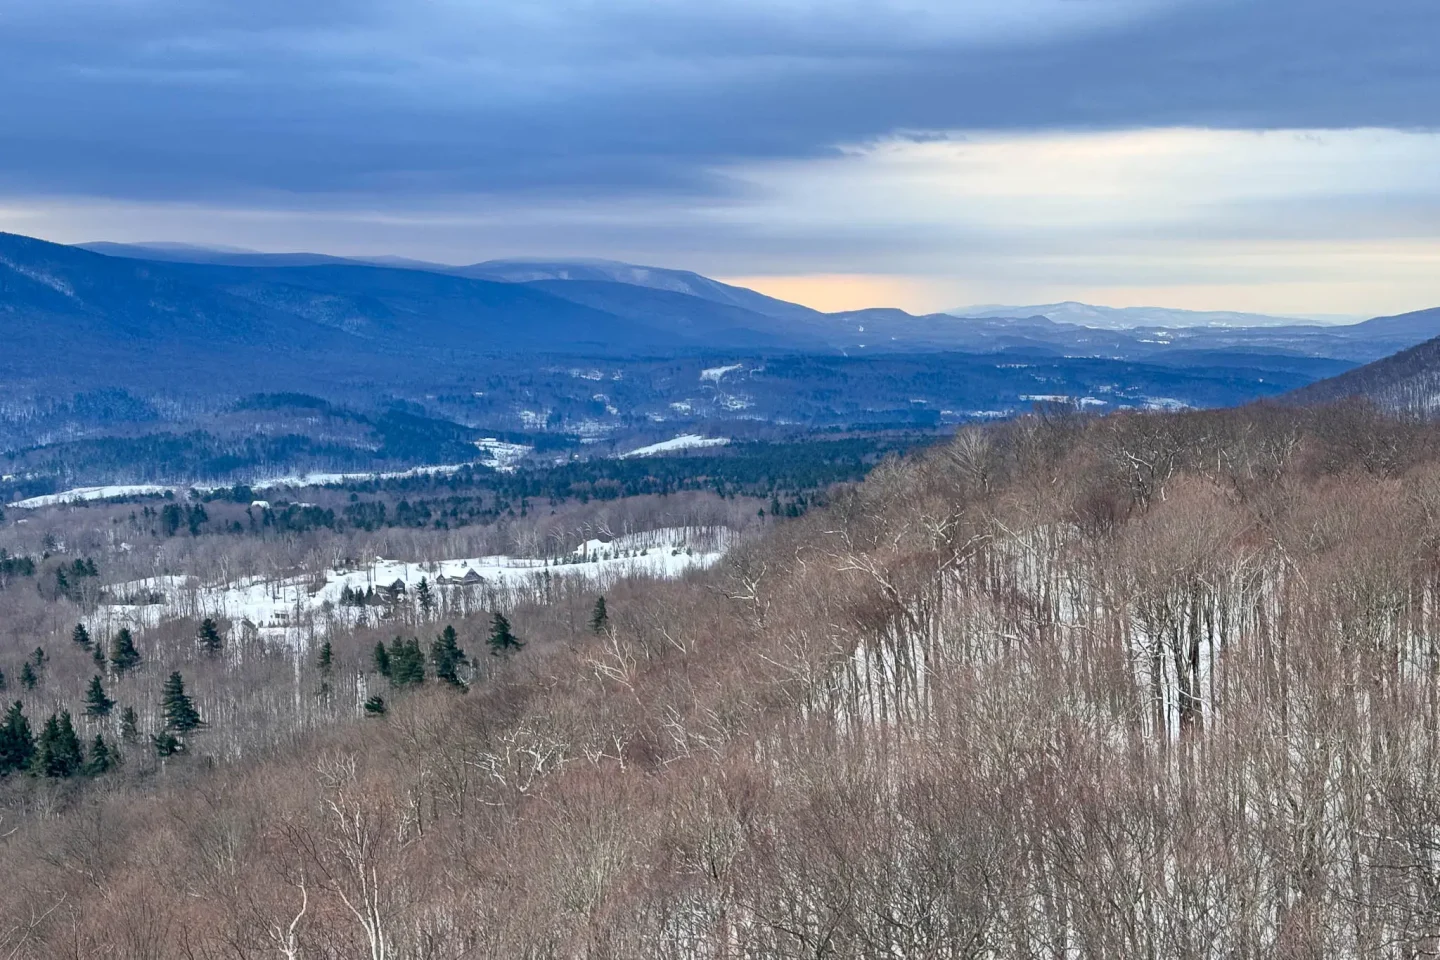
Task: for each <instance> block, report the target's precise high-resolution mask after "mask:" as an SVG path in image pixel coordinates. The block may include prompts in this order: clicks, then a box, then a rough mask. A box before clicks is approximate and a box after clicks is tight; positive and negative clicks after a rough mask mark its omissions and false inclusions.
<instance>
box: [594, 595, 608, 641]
mask: <svg viewBox="0 0 1440 960" xmlns="http://www.w3.org/2000/svg"><path fill="white" fill-rule="evenodd" d="M608 626H610V612H609V611H608V610H606V609H605V598H604V597H596V598H595V609H594V610H593V611H591V613H590V632H591V633H593V634H597V635H598V634H601V633H604V632H605V628H606V627H608Z"/></svg>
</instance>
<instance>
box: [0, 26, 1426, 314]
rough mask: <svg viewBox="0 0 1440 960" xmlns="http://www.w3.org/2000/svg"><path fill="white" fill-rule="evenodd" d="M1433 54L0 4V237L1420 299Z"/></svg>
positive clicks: (1238, 36) (943, 30)
mask: <svg viewBox="0 0 1440 960" xmlns="http://www.w3.org/2000/svg"><path fill="white" fill-rule="evenodd" d="M1437 49H1440V7H1437V5H1436V4H1435V3H1434V2H1433V0H1378V2H1370V3H1365V4H1361V3H1358V2H1356V0H1304V2H1301V0H893V2H881V0H839V2H825V3H822V2H820V0H739V2H730V3H727V4H713V3H708V2H705V3H702V2H698V0H608V2H593V0H591V2H585V0H527V2H525V3H514V4H508V5H501V4H498V3H490V2H485V3H479V2H469V3H461V2H448V0H436V2H409V3H400V2H393V0H364V2H361V0H357V2H341V0H316V2H308V3H307V2H296V0H288V2H281V0H251V2H248V3H229V2H205V0H188V2H179V0H127V2H123V3H116V2H113V0H105V2H99V0H92V2H81V0H10V2H8V3H7V4H5V5H3V7H0V82H3V84H4V89H5V90H6V91H8V92H9V95H7V96H6V97H4V98H0V228H4V229H13V230H18V231H21V232H29V233H35V234H39V235H42V236H49V237H52V238H54V239H60V240H83V239H98V238H104V239H121V240H144V239H169V240H189V241H194V242H205V243H230V244H238V245H245V246H255V247H260V248H264V249H295V248H301V247H304V248H311V249H322V250H328V251H334V252H350V253H360V252H365V253H397V254H404V255H410V256H420V257H429V258H437V259H444V260H449V261H470V260H476V259H482V258H485V257H490V256H503V255H519V254H540V255H559V254H576V255H591V256H613V257H617V258H622V259H635V260H646V261H650V262H659V263H663V264H667V265H676V266H688V267H692V268H696V269H701V270H705V271H709V272H712V273H723V274H726V275H730V276H740V277H748V278H759V279H757V280H756V282H758V283H761V284H763V283H765V282H766V281H765V279H764V278H766V277H770V278H776V277H779V278H782V279H781V280H775V281H774V282H775V283H777V284H782V285H783V284H784V283H790V284H792V285H794V284H799V286H793V287H792V292H793V291H798V290H802V289H805V288H804V284H806V283H811V284H814V283H816V282H819V281H817V280H816V278H818V277H825V276H831V275H843V276H847V277H849V278H850V279H848V280H846V281H844V282H839V281H837V282H835V283H834V284H833V289H834V290H840V289H842V288H843V289H844V290H846V291H849V292H848V293H846V294H845V296H847V297H849V298H851V299H855V298H859V299H861V300H864V299H867V298H869V297H872V296H879V295H881V293H882V292H883V293H884V294H885V295H886V296H898V297H900V298H901V299H902V300H905V301H906V303H905V304H904V305H909V306H917V307H918V306H932V307H934V306H941V305H945V302H946V301H947V300H950V301H953V302H960V301H963V300H967V299H969V300H974V301H981V300H997V299H1006V300H1008V299H1032V300H1044V299H1053V296H1052V294H1059V295H1073V296H1082V295H1087V291H1088V292H1089V294H1090V295H1094V294H1100V295H1108V296H1110V298H1111V299H1112V300H1125V299H1130V300H1132V301H1133V300H1134V299H1135V298H1137V297H1139V298H1142V299H1145V298H1148V299H1155V298H1157V297H1159V298H1162V299H1163V298H1165V297H1166V295H1167V294H1168V295H1169V296H1168V299H1169V300H1170V301H1171V302H1176V303H1178V300H1177V298H1179V299H1181V300H1185V301H1187V302H1186V303H1181V304H1179V305H1196V306H1212V307H1234V308H1251V309H1256V308H1259V309H1270V310H1289V311H1310V312H1362V313H1363V312H1383V311H1385V310H1389V309H1401V308H1407V307H1420V306H1426V305H1431V303H1430V302H1431V301H1433V302H1436V303H1440V284H1437V283H1436V282H1435V281H1433V280H1432V279H1430V278H1431V277H1432V276H1433V275H1436V274H1440V271H1437V270H1436V267H1437V266H1440V259H1437V253H1440V217H1437V216H1436V214H1437V212H1440V175H1436V174H1434V173H1433V171H1434V170H1436V169H1437V167H1436V165H1435V163H1436V160H1437V159H1440V152H1437V148H1436V141H1435V139H1434V138H1433V137H1432V136H1431V135H1430V134H1429V133H1428V131H1430V130H1433V129H1437V128H1440V57H1437V56H1436V55H1435V51H1436V50H1437ZM1260 131H1281V132H1280V133H1275V134H1271V135H1269V136H1257V135H1256V133H1257V132H1260ZM1347 250H1348V251H1349V253H1347V252H1346V251H1347ZM1386 251H1389V252H1390V253H1392V254H1394V257H1393V258H1391V259H1389V260H1387V259H1386V257H1385V252H1386ZM1267 256H1268V257H1269V259H1268V260H1267V259H1266V257H1267ZM1377 262H1380V263H1384V264H1388V265H1386V266H1384V268H1383V269H1380V270H1379V273H1378V274H1377V272H1376V271H1377ZM1267 264H1268V266H1267ZM1397 264H1398V266H1397ZM1406 264H1408V266H1406ZM1381 275H1383V277H1384V279H1383V282H1382V281H1381V280H1380V279H1378V278H1379V277H1380V276H1381ZM867 278H868V279H867ZM867 282H869V283H871V284H872V285H871V286H870V287H869V288H867V287H866V286H865V284H866V283H867ZM815 289H816V290H817V292H815V293H813V294H807V295H809V296H810V297H811V299H817V298H821V299H823V291H820V290H819V288H815ZM1150 294H1153V296H1151V295H1150ZM1027 295H1030V296H1027ZM1227 297H1229V298H1234V299H1230V300H1227V299H1226V298H1227ZM1218 301H1224V302H1218ZM1382 301H1383V302H1382ZM1372 304H1373V308H1372ZM833 305H841V304H839V303H836V304H833ZM847 305H848V304H847Z"/></svg>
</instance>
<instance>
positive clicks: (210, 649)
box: [195, 617, 223, 657]
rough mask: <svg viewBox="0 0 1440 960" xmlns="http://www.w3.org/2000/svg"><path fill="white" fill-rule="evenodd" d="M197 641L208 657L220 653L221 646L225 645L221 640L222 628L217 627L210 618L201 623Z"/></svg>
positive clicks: (196, 637)
mask: <svg viewBox="0 0 1440 960" xmlns="http://www.w3.org/2000/svg"><path fill="white" fill-rule="evenodd" d="M195 639H196V642H198V643H199V644H200V649H201V650H203V651H204V652H205V654H206V655H207V656H211V657H213V656H215V655H216V654H218V653H219V652H220V646H221V644H222V643H223V641H222V640H221V639H220V628H219V627H217V626H216V625H215V621H214V620H212V619H210V618H209V617H206V618H205V619H204V620H202V621H200V630H199V632H198V633H197V634H196V636H195Z"/></svg>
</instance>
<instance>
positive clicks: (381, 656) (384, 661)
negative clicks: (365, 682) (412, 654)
mask: <svg viewBox="0 0 1440 960" xmlns="http://www.w3.org/2000/svg"><path fill="white" fill-rule="evenodd" d="M370 656H371V659H373V660H374V661H375V672H376V673H378V674H380V676H382V677H389V676H390V651H388V650H386V649H385V641H384V640H376V641H375V652H374V653H372V654H371V655H370Z"/></svg>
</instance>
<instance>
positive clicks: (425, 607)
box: [415, 577, 435, 617]
mask: <svg viewBox="0 0 1440 960" xmlns="http://www.w3.org/2000/svg"><path fill="white" fill-rule="evenodd" d="M415 601H416V602H417V603H419V604H420V612H421V613H423V614H424V615H425V616H426V617H429V616H430V612H431V611H432V610H434V609H435V594H434V592H433V591H431V589H430V581H429V580H426V579H425V578H424V577H421V578H420V582H419V583H418V584H416V586H415Z"/></svg>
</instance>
